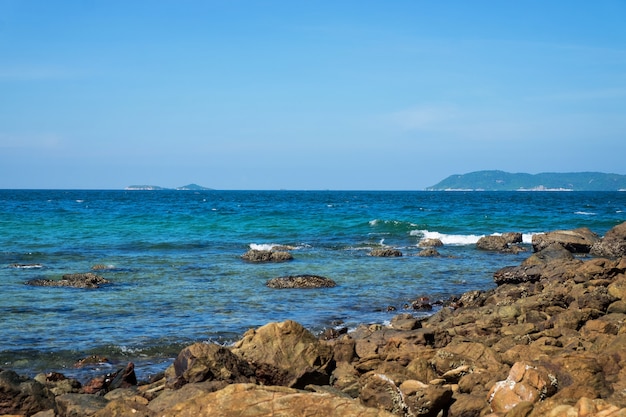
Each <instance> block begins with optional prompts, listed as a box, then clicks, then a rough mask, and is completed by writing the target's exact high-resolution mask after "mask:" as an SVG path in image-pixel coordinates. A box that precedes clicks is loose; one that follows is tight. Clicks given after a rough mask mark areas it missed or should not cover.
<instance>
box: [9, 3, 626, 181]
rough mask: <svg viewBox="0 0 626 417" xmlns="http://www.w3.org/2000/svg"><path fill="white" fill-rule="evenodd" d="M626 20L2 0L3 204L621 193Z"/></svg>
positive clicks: (610, 15) (482, 10)
mask: <svg viewBox="0 0 626 417" xmlns="http://www.w3.org/2000/svg"><path fill="white" fill-rule="evenodd" d="M624 22H626V2H624V1H621V0H620V1H611V0H602V1H597V2H590V1H558V0H555V1H550V2H544V1H532V0H531V1H524V2H502V1H480V0H478V1H471V2H469V1H438V2H435V1H420V0H410V1H389V2H383V1H363V0H359V1H341V0H335V1H323V0H322V1H307V2H305V1H237V0H233V1H225V0H220V1H211V0H205V1H194V0H180V1H174V0H172V1H158V0H152V1H141V0H134V1H117V0H107V1H99V0H93V1H82V0H80V1H79V0H76V1H48V0H0V188H105V189H116V188H123V187H125V186H127V185H130V184H155V185H161V186H165V187H176V186H181V185H185V184H188V183H192V182H193V183H198V184H201V185H204V186H207V187H212V188H216V189H353V190H361V189H364V190H419V189H424V188H425V187H428V186H430V185H434V184H435V183H437V182H438V181H440V180H442V179H444V178H445V177H447V176H449V175H453V174H462V173H466V172H471V171H477V170H485V169H500V170H504V171H509V172H528V173H539V172H575V171H601V172H609V173H618V174H626V163H625V162H624V161H625V160H626V158H625V156H626V25H625V24H624Z"/></svg>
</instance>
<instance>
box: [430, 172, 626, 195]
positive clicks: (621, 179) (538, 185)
mask: <svg viewBox="0 0 626 417" xmlns="http://www.w3.org/2000/svg"><path fill="white" fill-rule="evenodd" d="M426 190H428V191H626V175H619V174H606V173H602V172H571V173H553V172H546V173H541V174H524V173H514V174H513V173H509V172H504V171H476V172H470V173H468V174H462V175H451V176H449V177H448V178H446V179H444V180H443V181H441V182H439V183H437V184H435V185H433V186H432V187H428V188H426Z"/></svg>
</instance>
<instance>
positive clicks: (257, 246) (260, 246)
mask: <svg viewBox="0 0 626 417" xmlns="http://www.w3.org/2000/svg"><path fill="white" fill-rule="evenodd" d="M277 246H283V245H279V244H278V243H250V249H252V250H272V249H274V248H275V247H277Z"/></svg>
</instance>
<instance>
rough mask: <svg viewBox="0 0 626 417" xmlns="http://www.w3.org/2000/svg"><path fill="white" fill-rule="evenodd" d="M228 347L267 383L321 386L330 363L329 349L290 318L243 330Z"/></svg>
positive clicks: (326, 381) (325, 382)
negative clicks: (252, 366) (230, 346)
mask: <svg viewBox="0 0 626 417" xmlns="http://www.w3.org/2000/svg"><path fill="white" fill-rule="evenodd" d="M232 350H233V353H235V354H236V355H238V356H240V357H241V358H243V359H245V360H246V361H248V362H250V363H251V364H253V365H254V367H255V368H256V377H257V379H259V381H260V382H264V383H266V384H268V385H270V384H272V385H284V386H287V387H295V388H304V387H305V386H306V385H309V384H316V385H324V384H327V383H328V380H329V378H330V373H331V372H332V368H333V366H334V361H333V352H332V349H331V348H330V347H329V346H327V345H325V344H322V343H321V342H320V341H319V340H318V339H317V338H316V337H315V336H313V334H311V333H310V332H309V331H308V330H306V329H305V328H304V327H302V325H301V324H299V323H296V322H294V321H291V320H287V321H285V322H282V323H269V324H266V325H265V326H262V327H260V328H258V329H256V330H255V329H252V330H249V331H247V332H246V333H245V334H244V335H243V338H242V339H241V340H240V341H239V342H237V343H236V344H235V345H234V347H233V349H232Z"/></svg>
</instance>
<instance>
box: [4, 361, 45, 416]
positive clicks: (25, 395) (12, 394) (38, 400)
mask: <svg viewBox="0 0 626 417" xmlns="http://www.w3.org/2000/svg"><path fill="white" fill-rule="evenodd" d="M53 404H54V396H53V395H52V394H51V393H50V392H49V391H48V390H47V389H46V387H45V386H44V385H43V384H41V383H39V382H37V381H35V380H32V379H28V378H24V377H21V376H19V375H18V374H16V373H15V372H13V371H10V370H7V371H3V370H0V415H2V414H25V415H31V414H34V413H36V412H38V411H42V410H46V409H49V408H52V407H53Z"/></svg>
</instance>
